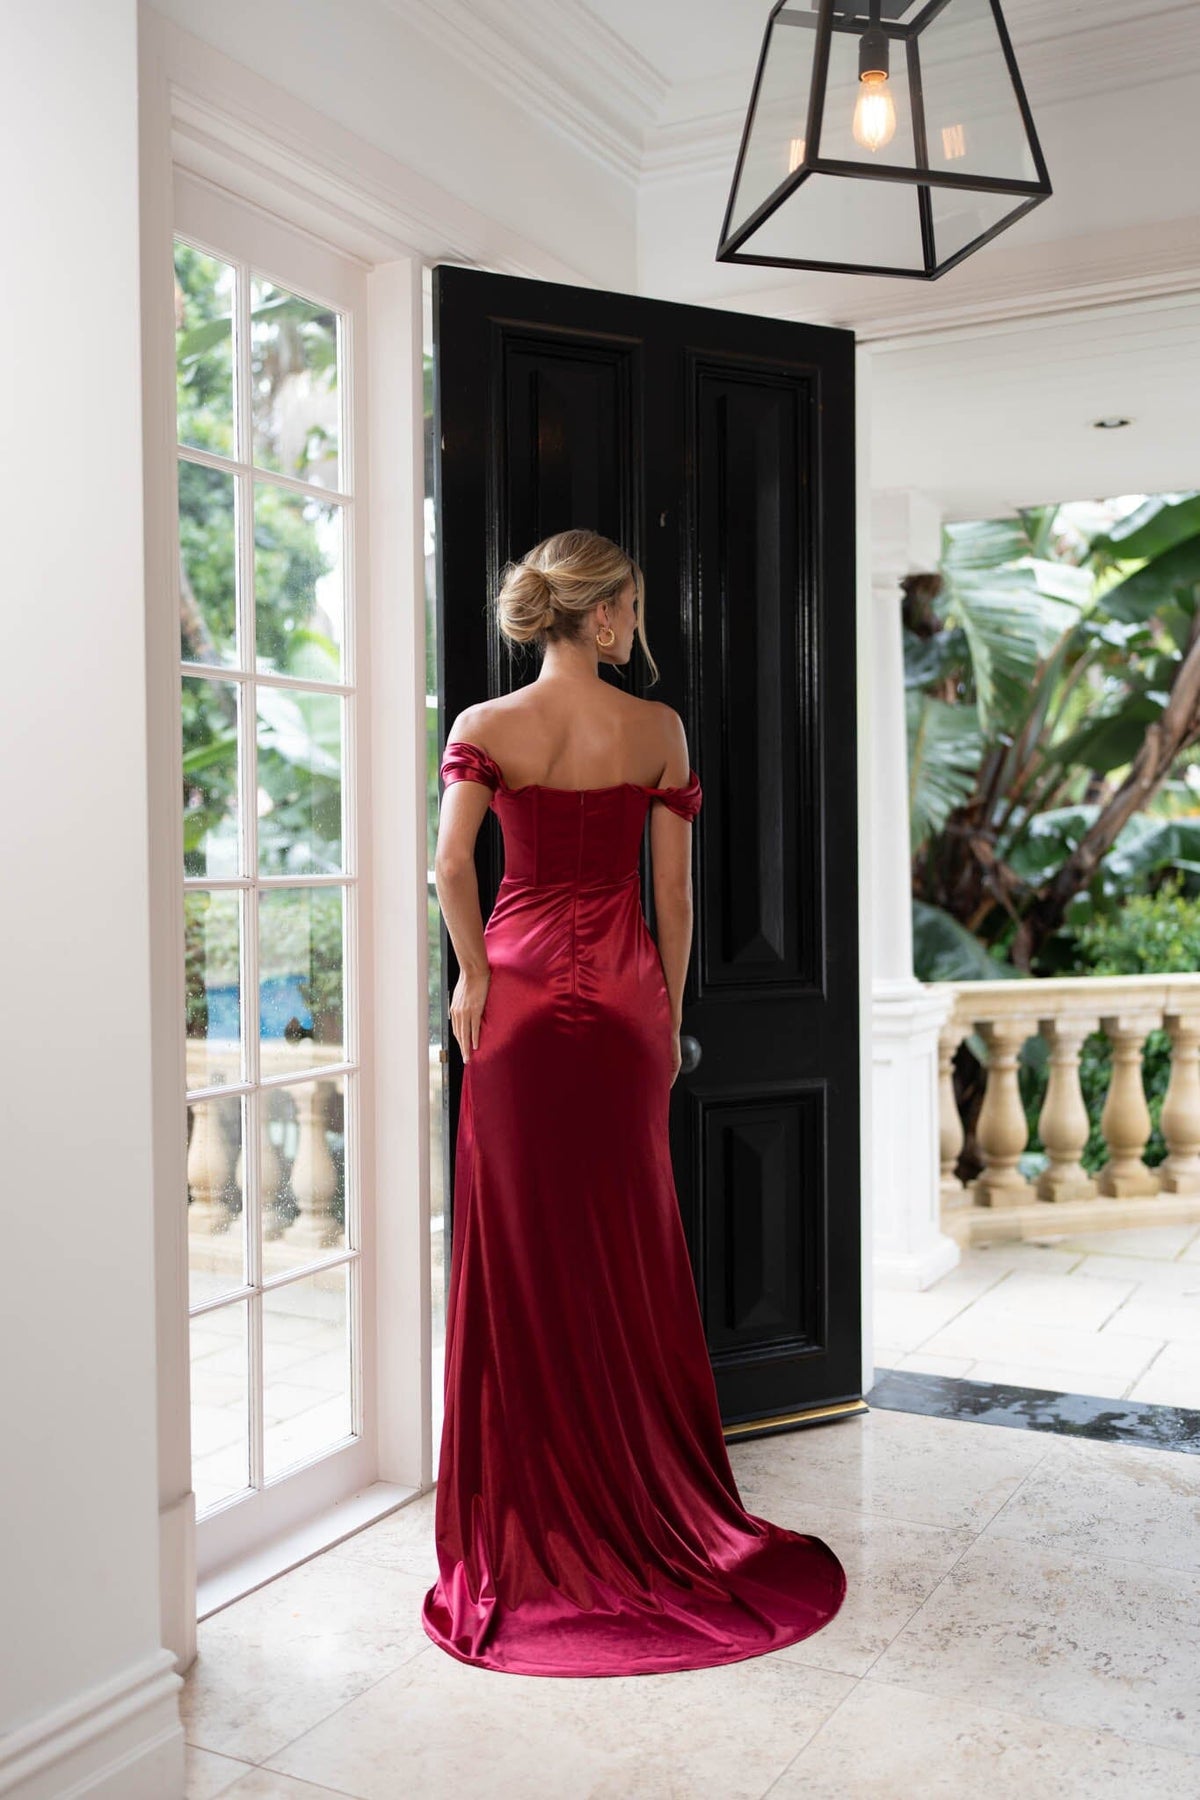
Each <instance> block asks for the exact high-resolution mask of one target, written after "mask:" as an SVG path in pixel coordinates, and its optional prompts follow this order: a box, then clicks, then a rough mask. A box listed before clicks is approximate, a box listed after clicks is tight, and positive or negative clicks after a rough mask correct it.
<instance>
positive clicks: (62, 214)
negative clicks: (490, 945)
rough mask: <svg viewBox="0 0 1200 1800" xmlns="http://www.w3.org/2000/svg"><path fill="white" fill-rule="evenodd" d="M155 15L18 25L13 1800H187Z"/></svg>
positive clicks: (3, 1080) (7, 67) (10, 726)
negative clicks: (153, 1006) (150, 324)
mask: <svg viewBox="0 0 1200 1800" xmlns="http://www.w3.org/2000/svg"><path fill="white" fill-rule="evenodd" d="M137 19H138V9H137V6H136V4H135V0H59V4H56V5H54V6H46V5H44V4H41V0H12V3H11V4H10V5H8V6H7V7H6V8H5V12H4V24H5V33H4V63H3V68H2V69H0V90H2V93H0V160H2V161H3V166H4V168H5V170H6V173H7V175H8V179H7V181H6V184H5V195H4V249H5V262H6V279H5V281H4V284H3V292H2V294H0V312H2V313H3V319H2V321H0V327H2V331H3V341H4V343H5V344H6V345H7V346H8V347H9V350H10V352H11V354H10V355H9V358H8V363H7V368H6V382H5V403H6V404H5V411H6V418H5V431H4V445H3V449H2V450H0V461H2V462H3V469H2V470H0V491H2V492H3V496H4V506H5V509H6V511H5V517H6V519H9V520H11V521H12V523H11V525H10V526H9V528H8V529H6V530H5V533H4V550H5V568H4V586H5V602H6V603H5V606H4V649H5V658H6V664H7V669H8V674H9V679H8V680H7V681H6V683H5V690H4V704H3V706H2V707H0V786H2V788H3V794H2V796H0V817H2V818H3V821H4V848H5V853H6V858H5V860H6V866H5V877H4V881H3V883H2V884H0V942H2V943H3V944H4V947H5V962H4V1042H5V1050H6V1055H5V1059H4V1068H3V1071H2V1072H0V1095H2V1097H3V1099H2V1104H3V1109H4V1119H3V1127H2V1129H3V1144H4V1167H3V1176H2V1177H0V1187H2V1188H3V1218H2V1221H0V1233H2V1237H0V1242H2V1244H3V1254H2V1255H0V1370H2V1371H3V1373H2V1376H0V1380H2V1382H3V1389H4V1395H3V1419H4V1477H3V1502H2V1508H3V1516H4V1527H3V1531H0V1593H2V1594H3V1596H4V1601H3V1612H4V1624H3V1630H4V1632H5V1634H6V1637H7V1640H8V1641H7V1643H6V1644H5V1651H6V1652H7V1654H6V1655H5V1656H4V1659H3V1660H4V1672H3V1678H2V1679H0V1792H2V1793H4V1794H5V1795H6V1796H8V1800H46V1797H47V1796H50V1795H66V1794H76V1795H83V1794H87V1795H95V1796H100V1795H101V1794H103V1795H104V1796H106V1797H108V1796H112V1797H113V1800H116V1796H118V1795H119V1796H120V1797H121V1800H177V1797H178V1796H181V1795H182V1794H183V1791H184V1778H183V1733H182V1730H181V1728H180V1723H179V1708H178V1691H179V1687H180V1680H179V1676H178V1675H177V1674H176V1672H175V1670H174V1667H173V1663H174V1658H173V1656H172V1655H171V1653H170V1651H169V1650H167V1649H165V1648H164V1647H163V1644H162V1636H161V1629H160V1617H159V1531H158V1471H157V1454H156V1452H157V1437H156V1386H155V1363H156V1344H155V1262H154V1255H155V1213H154V1207H155V1199H156V1193H155V1180H154V1173H155V1171H154V1163H153V1150H152V1145H153V1129H152V1124H153V1111H152V1091H153V1077H154V1043H153V1035H152V1031H151V1011H150V957H149V951H148V948H147V946H148V941H149V931H150V906H149V900H148V885H149V884H148V835H149V834H148V788H147V775H148V771H147V764H148V757H147V721H146V666H147V664H146V614H145V603H146V584H145V566H144V560H143V492H142V473H143V439H142V414H141V386H142V354H141V342H140V335H139V313H140V304H139V215H138V199H139V169H138V81H137V76H138V50H137ZM155 598H156V600H157V601H159V602H160V603H161V600H162V594H161V591H159V592H156V594H155ZM177 1093H178V1090H177ZM175 1192H176V1195H177V1196H178V1197H177V1199H176V1200H175V1202H174V1203H175V1204H176V1205H177V1206H178V1207H179V1209H180V1212H181V1213H182V1190H181V1189H177V1190H175Z"/></svg>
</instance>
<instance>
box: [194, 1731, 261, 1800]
mask: <svg viewBox="0 0 1200 1800" xmlns="http://www.w3.org/2000/svg"><path fill="white" fill-rule="evenodd" d="M183 1754H184V1793H185V1800H217V1795H218V1794H227V1793H228V1792H229V1790H230V1788H231V1787H232V1786H233V1784H234V1782H235V1781H238V1780H240V1779H241V1777H242V1776H243V1775H244V1774H245V1773H246V1772H247V1770H248V1768H249V1767H250V1764H249V1763H246V1762H243V1761H242V1760H241V1758H240V1757H238V1758H235V1757H232V1756H218V1755H217V1754H216V1752H215V1751H213V1750H198V1749H197V1748H196V1746H195V1744H185V1745H184V1747H183Z"/></svg>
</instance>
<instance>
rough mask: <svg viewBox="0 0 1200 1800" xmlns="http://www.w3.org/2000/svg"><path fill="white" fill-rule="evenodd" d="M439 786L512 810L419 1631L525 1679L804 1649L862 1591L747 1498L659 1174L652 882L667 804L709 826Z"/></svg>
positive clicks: (465, 769)
mask: <svg viewBox="0 0 1200 1800" xmlns="http://www.w3.org/2000/svg"><path fill="white" fill-rule="evenodd" d="M441 772H442V777H443V780H444V781H445V782H447V783H449V782H452V781H480V782H483V783H485V784H486V785H487V786H488V787H490V788H491V789H492V790H493V798H492V800H491V802H490V804H491V806H492V807H493V808H494V809H495V811H496V813H497V814H498V816H499V819H500V824H501V829H502V832H503V836H504V851H505V873H504V876H503V879H502V881H501V883H500V887H499V890H498V892H497V896H496V901H495V905H494V906H493V908H492V912H491V915H490V917H489V918H488V921H487V925H486V927H485V939H486V944H487V954H488V962H489V964H490V967H491V981H490V985H489V988H488V993H487V999H486V1001H485V1004H484V1010H483V1015H482V1018H481V1021H480V1036H479V1044H478V1047H477V1048H476V1049H475V1050H474V1051H473V1052H472V1053H471V1055H470V1057H469V1058H468V1060H467V1063H466V1067H465V1069H464V1073H463V1086H462V1101H461V1106H460V1110H459V1123H458V1135H457V1142H456V1177H455V1203H454V1221H453V1225H454V1229H453V1236H452V1247H451V1256H450V1285H449V1291H448V1295H447V1319H446V1364H445V1413H444V1418H443V1427H442V1437H441V1448H440V1462H439V1470H438V1484H437V1491H436V1502H435V1533H436V1541H437V1557H438V1567H439V1576H438V1579H437V1581H436V1582H435V1583H434V1585H433V1587H432V1588H430V1590H429V1591H428V1593H427V1594H426V1596H425V1599H424V1602H423V1605H422V1609H421V1618H422V1623H423V1625H424V1628H425V1630H426V1632H427V1633H428V1635H429V1637H431V1638H432V1639H433V1641H434V1643H435V1644H438V1645H440V1646H441V1648H442V1649H443V1650H446V1651H448V1652H449V1654H450V1655H451V1656H454V1657H457V1658H458V1659H459V1660H460V1661H462V1662H466V1663H474V1664H475V1665H477V1666H478V1667H481V1668H486V1669H499V1670H503V1671H505V1672H507V1673H509V1674H519V1675H638V1674H647V1673H651V1672H654V1671H660V1670H669V1669H698V1668H708V1667H710V1666H712V1665H714V1664H718V1663H730V1662H738V1661H741V1660H742V1659H743V1658H745V1657H749V1656H759V1655H761V1654H763V1653H764V1652H765V1651H769V1650H777V1649H779V1648H780V1647H781V1646H783V1645H785V1644H794V1643H796V1642H798V1640H799V1639H801V1638H805V1637H808V1636H810V1635H811V1634H812V1633H813V1632H815V1631H819V1630H820V1628H821V1627H822V1626H823V1625H826V1624H827V1623H828V1622H829V1620H830V1619H831V1618H832V1617H833V1616H834V1614H835V1613H836V1612H837V1610H838V1608H839V1606H840V1605H841V1603H842V1599H843V1597H844V1595H845V1591H846V1576H845V1572H844V1570H843V1568H842V1565H841V1563H840V1562H839V1561H838V1559H837V1557H836V1556H835V1554H834V1553H833V1551H832V1550H831V1549H830V1548H829V1546H828V1545H827V1544H825V1543H823V1542H822V1540H821V1539H820V1538H817V1537H811V1536H808V1535H806V1534H802V1533H799V1532H795V1531H789V1530H787V1529H785V1528H784V1527H782V1526H779V1525H773V1524H770V1523H768V1521H767V1520H765V1519H760V1518H756V1517H755V1516H754V1515H753V1514H751V1513H748V1512H746V1511H745V1510H744V1508H743V1506H742V1504H741V1501H740V1499H739V1497H738V1490H737V1486H736V1484H735V1481H734V1477H733V1471H732V1469H731V1467H730V1464H729V1457H728V1455H727V1453H726V1448H725V1440H724V1437H723V1435H722V1431H721V1420H720V1414H719V1411H718V1403H717V1394H716V1386H715V1383H714V1380H713V1374H712V1368H711V1365H710V1362H709V1357H708V1346H707V1343H706V1339H705V1333H704V1326H703V1322H702V1319H701V1314H700V1306H699V1301H698V1298H697V1293H696V1285H695V1280H694V1277H693V1274H692V1267H691V1262H690V1260H689V1256H688V1250H687V1242H686V1239H685V1237H684V1232H683V1224H682V1220H681V1218H680V1213H679V1204H678V1200H677V1196H676V1189H675V1180H674V1174H673V1171H672V1166H671V1159H670V1151H669V1147H668V1135H667V1115H668V1103H669V1097H670V1091H671V1035H672V1033H671V1010H670V1000H669V996H668V993H667V985H666V981H665V979H664V975H663V967H662V961H661V959H660V957H659V954H658V948H657V945H656V944H655V942H654V939H653V937H652V936H651V934H650V930H649V927H648V925H647V923H646V919H645V915H644V913H643V911H642V905H641V891H640V881H639V873H638V858H639V851H640V847H641V842H642V836H643V827H644V824H645V820H646V815H647V810H648V808H649V807H650V805H651V804H652V803H654V802H656V801H661V802H662V803H663V804H665V805H667V806H669V807H671V809H672V810H673V811H674V812H676V813H678V814H680V816H681V817H683V818H685V819H692V818H694V817H695V815H696V813H697V812H698V810H699V807H700V800H701V789H700V783H699V780H698V779H697V776H696V772H695V770H694V769H693V770H691V771H690V777H689V780H688V782H687V784H686V785H685V786H683V787H674V788H670V787H668V788H652V787H642V786H640V785H638V784H637V783H636V782H631V781H621V782H614V783H613V784H612V785H611V786H609V787H597V788H583V789H578V788H552V787H540V786H536V785H534V786H530V785H526V786H524V787H520V788H510V787H509V786H508V785H507V784H506V782H505V780H504V777H503V775H502V774H501V772H500V769H499V767H498V766H497V764H496V763H495V761H494V760H493V758H492V757H491V756H490V755H488V753H487V752H486V751H484V750H482V749H480V748H479V747H478V746H476V745H474V744H470V743H465V742H457V743H452V744H449V745H448V746H447V748H446V753H445V758H444V760H443V762H442V770H441Z"/></svg>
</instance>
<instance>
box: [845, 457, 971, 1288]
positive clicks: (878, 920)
mask: <svg viewBox="0 0 1200 1800" xmlns="http://www.w3.org/2000/svg"><path fill="white" fill-rule="evenodd" d="M940 553H941V517H940V514H939V512H938V509H937V507H936V505H935V504H934V503H933V501H931V500H930V499H929V498H928V497H927V496H926V495H923V494H919V493H915V492H884V493H874V494H872V496H871V571H870V575H871V606H870V620H869V631H870V637H871V642H870V646H869V659H868V660H869V668H870V692H869V696H868V699H867V704H868V705H869V707H870V709H871V733H870V747H871V749H870V754H871V767H870V774H871V805H870V830H871V892H870V913H871V957H872V972H871V998H872V1015H873V1031H872V1039H873V1049H874V1055H873V1072H872V1107H873V1123H872V1158H871V1171H872V1180H873V1199H874V1206H873V1219H874V1266H875V1277H876V1280H877V1281H879V1282H880V1283H881V1284H882V1285H883V1286H885V1287H894V1288H925V1287H928V1286H929V1285H930V1283H931V1282H934V1281H936V1280H937V1279H938V1277H939V1276H940V1275H944V1274H945V1273H946V1271H947V1270H948V1269H951V1268H953V1267H954V1266H955V1264H956V1263H957V1262H958V1260H959V1256H960V1251H959V1247H958V1245H957V1244H956V1243H955V1241H954V1240H953V1239H952V1238H950V1237H948V1236H947V1235H946V1234H945V1232H943V1231H942V1229H941V1222H940V1217H939V1213H940V1150H939V1145H940V1136H941V1130H940V1121H939V1115H938V1034H939V1032H940V1030H941V1027H942V1026H943V1024H944V1023H945V1021H946V1017H947V1012H948V1006H949V1002H948V999H947V996H946V995H945V994H944V993H938V992H934V991H932V990H930V989H927V988H925V987H924V986H923V985H922V983H921V982H919V981H917V980H916V978H915V977H914V975H913V960H912V897H911V896H912V886H911V873H910V870H911V857H910V851H909V815H908V747H907V732H906V728H905V716H904V658H903V645H902V638H901V620H900V608H901V600H902V595H901V590H900V582H901V580H902V579H903V578H904V576H905V575H910V574H917V573H919V572H922V571H927V570H931V569H934V568H936V567H937V564H938V560H939V557H940Z"/></svg>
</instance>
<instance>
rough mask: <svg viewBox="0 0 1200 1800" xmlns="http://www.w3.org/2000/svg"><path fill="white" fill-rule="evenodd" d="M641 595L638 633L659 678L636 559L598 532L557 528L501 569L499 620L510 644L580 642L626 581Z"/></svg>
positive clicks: (497, 602)
mask: <svg viewBox="0 0 1200 1800" xmlns="http://www.w3.org/2000/svg"><path fill="white" fill-rule="evenodd" d="M629 581H632V582H633V584H634V591H635V593H636V595H637V637H638V642H639V643H640V644H641V646H642V653H643V655H644V656H645V658H646V661H647V663H648V664H649V667H650V675H651V680H652V681H657V680H658V665H657V664H656V663H655V661H654V658H653V657H652V656H651V654H650V646H649V644H648V643H647V642H646V624H645V617H644V614H645V591H646V584H645V579H644V577H643V575H642V571H641V569H640V568H639V567H638V565H637V563H635V562H634V560H633V558H632V557H631V556H629V555H627V554H626V552H625V551H624V550H622V549H621V547H620V545H619V544H614V543H613V541H612V539H611V538H606V537H602V536H601V535H600V533H599V532H598V531H582V530H575V531H559V532H556V533H555V534H554V536H553V537H548V538H543V539H542V541H541V543H540V544H535V545H534V547H533V549H532V550H529V551H527V552H526V554H525V555H524V556H523V557H522V558H521V560H520V562H510V563H508V564H507V565H506V567H505V568H504V570H503V573H502V578H501V585H500V590H499V592H498V593H497V595H496V600H495V608H496V622H497V624H498V626H499V628H500V631H501V632H502V634H503V635H504V636H505V637H506V638H507V639H508V640H509V642H510V643H512V644H535V645H536V646H537V648H538V649H539V650H541V651H543V652H544V651H545V649H546V646H547V645H548V644H550V643H554V642H559V643H561V642H568V643H578V642H582V640H583V637H584V633H585V631H586V629H587V623H588V614H589V613H590V612H591V610H592V608H593V607H594V606H596V605H598V604H599V602H600V601H601V600H613V601H615V600H616V598H617V596H618V594H619V593H620V592H621V590H622V588H623V587H624V586H625V585H626V583H627V582H629Z"/></svg>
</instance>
